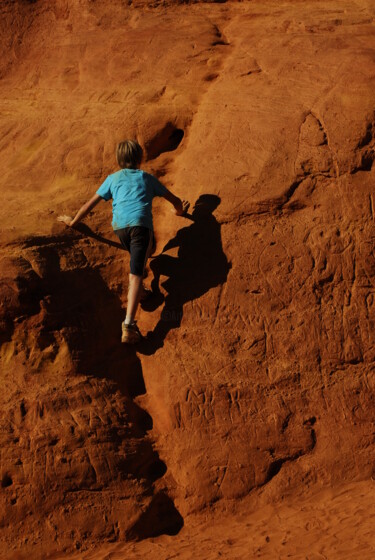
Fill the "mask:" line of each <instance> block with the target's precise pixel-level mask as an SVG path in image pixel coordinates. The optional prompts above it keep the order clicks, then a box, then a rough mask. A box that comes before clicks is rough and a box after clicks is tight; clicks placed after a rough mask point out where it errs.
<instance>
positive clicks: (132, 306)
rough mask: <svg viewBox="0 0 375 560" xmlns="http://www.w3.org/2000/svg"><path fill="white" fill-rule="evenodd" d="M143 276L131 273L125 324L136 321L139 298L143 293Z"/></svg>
mask: <svg viewBox="0 0 375 560" xmlns="http://www.w3.org/2000/svg"><path fill="white" fill-rule="evenodd" d="M142 287H143V286H142V276H136V275H135V274H129V290H128V305H127V308H126V319H125V324H126V325H129V324H130V323H132V322H133V321H134V318H135V314H136V312H137V308H138V303H139V298H140V296H141V294H142Z"/></svg>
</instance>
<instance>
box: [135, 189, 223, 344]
mask: <svg viewBox="0 0 375 560" xmlns="http://www.w3.org/2000/svg"><path fill="white" fill-rule="evenodd" d="M219 204H220V197H218V196H216V195H213V194H203V195H201V196H200V197H199V198H198V200H197V201H196V203H195V205H194V209H193V212H192V214H188V215H187V218H189V219H190V220H191V222H192V224H191V225H189V226H187V227H184V228H182V229H180V230H179V231H178V232H177V234H176V236H175V237H174V239H171V240H170V241H169V242H168V243H167V244H166V246H165V247H164V249H163V251H162V253H161V254H160V255H157V256H156V257H154V258H153V259H152V260H151V265H150V268H151V270H152V272H153V275H154V278H153V281H152V291H153V294H154V297H155V298H156V299H157V300H159V301H162V300H163V299H164V298H163V296H162V294H161V291H160V286H159V282H160V277H161V276H167V280H165V281H164V282H163V283H162V286H163V288H164V289H165V290H166V292H167V295H166V297H165V299H164V307H163V309H162V312H161V315H160V319H159V321H158V323H157V325H156V327H155V328H154V330H153V331H152V332H149V333H148V334H147V337H145V339H144V340H143V341H142V342H141V343H140V344H139V345H137V350H138V351H139V352H140V353H141V354H145V355H151V354H154V353H155V352H156V351H157V350H158V349H159V348H161V347H162V346H163V345H164V340H165V337H166V336H167V334H168V333H169V331H170V330H172V329H176V328H177V327H179V326H180V324H181V321H182V317H183V306H184V305H185V304H186V303H188V302H189V301H192V300H195V299H198V298H199V297H201V296H202V295H204V294H205V293H206V292H208V290H210V289H211V288H214V287H216V286H219V285H222V284H224V283H225V282H226V281H227V276H228V272H229V270H230V268H231V264H230V263H229V262H228V260H227V258H226V256H225V254H224V252H223V248H222V243H221V232H220V228H221V226H220V224H219V223H218V222H217V220H216V218H215V216H214V215H213V212H214V210H215V209H216V208H217V207H218V205H219ZM175 247H178V257H172V256H170V255H167V254H166V252H167V251H168V250H169V249H173V248H175Z"/></svg>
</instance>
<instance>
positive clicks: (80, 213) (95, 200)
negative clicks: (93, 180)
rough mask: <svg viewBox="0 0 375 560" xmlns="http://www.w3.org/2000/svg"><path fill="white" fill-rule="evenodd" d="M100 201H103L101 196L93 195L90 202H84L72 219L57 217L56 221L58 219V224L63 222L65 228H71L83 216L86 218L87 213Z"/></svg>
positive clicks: (69, 217)
mask: <svg viewBox="0 0 375 560" xmlns="http://www.w3.org/2000/svg"><path fill="white" fill-rule="evenodd" d="M101 200H103V199H102V197H101V196H99V195H98V194H94V196H93V197H92V198H90V200H89V201H88V202H86V204H84V205H83V206H81V208H80V209H79V210H78V212H77V214H76V215H75V216H74V218H71V216H59V217H58V218H57V219H58V221H59V222H63V223H64V224H66V225H67V226H69V227H73V226H75V225H76V224H78V222H80V221H81V220H82V219H83V218H84V217H85V216H87V214H88V213H89V212H91V210H92V209H93V208H94V207H95V206H96V205H97V204H98V203H99V202H100V201H101Z"/></svg>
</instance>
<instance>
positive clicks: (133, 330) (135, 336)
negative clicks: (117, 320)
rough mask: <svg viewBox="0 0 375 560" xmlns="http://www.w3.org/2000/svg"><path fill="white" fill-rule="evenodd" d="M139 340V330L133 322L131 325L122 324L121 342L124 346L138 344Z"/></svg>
mask: <svg viewBox="0 0 375 560" xmlns="http://www.w3.org/2000/svg"><path fill="white" fill-rule="evenodd" d="M141 338H142V335H141V333H140V332H139V328H138V326H137V323H136V322H135V321H134V323H132V324H131V325H125V323H122V336H121V342H124V343H125V344H135V343H136V342H139V341H140V340H141Z"/></svg>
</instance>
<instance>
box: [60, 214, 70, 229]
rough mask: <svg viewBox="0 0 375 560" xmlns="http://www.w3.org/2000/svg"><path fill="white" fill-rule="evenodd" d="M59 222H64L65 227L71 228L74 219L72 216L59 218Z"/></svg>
mask: <svg viewBox="0 0 375 560" xmlns="http://www.w3.org/2000/svg"><path fill="white" fill-rule="evenodd" d="M57 220H58V221H59V222H63V223H64V224H65V225H67V226H69V227H71V225H72V222H73V218H72V217H71V216H59V217H58V218H57Z"/></svg>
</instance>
